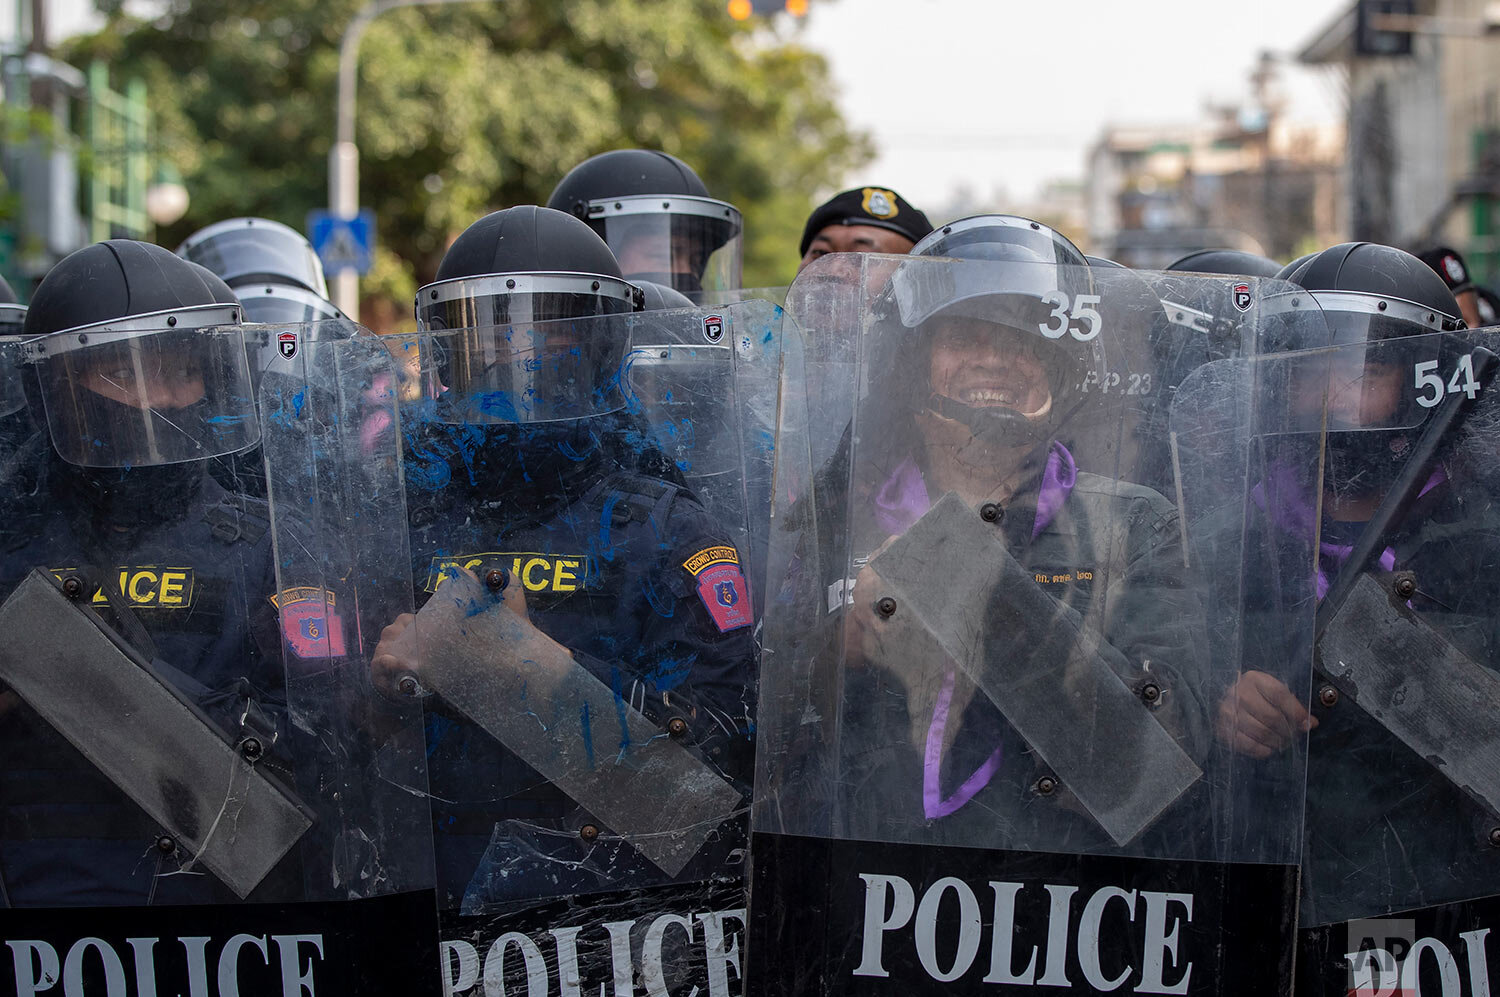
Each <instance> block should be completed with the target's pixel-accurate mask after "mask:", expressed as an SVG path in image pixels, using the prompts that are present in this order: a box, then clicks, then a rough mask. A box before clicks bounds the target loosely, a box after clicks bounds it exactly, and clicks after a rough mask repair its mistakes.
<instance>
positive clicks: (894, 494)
mask: <svg viewBox="0 0 1500 997" xmlns="http://www.w3.org/2000/svg"><path fill="white" fill-rule="evenodd" d="M1077 482H1078V465H1077V464H1076V463H1075V462H1074V460H1073V455H1072V454H1071V453H1069V452H1068V448H1067V447H1065V446H1063V445H1062V444H1061V443H1056V442H1054V443H1053V444H1052V447H1051V449H1049V450H1048V451H1047V466H1046V467H1044V468H1043V469H1042V481H1041V484H1040V485H1039V486H1038V487H1037V495H1036V519H1035V520H1033V521H1032V525H1031V539H1033V540H1035V539H1036V538H1037V537H1038V536H1040V535H1041V532H1042V531H1043V530H1045V529H1046V528H1047V524H1049V523H1051V522H1052V520H1054V519H1056V518H1057V513H1058V510H1059V509H1061V508H1062V507H1063V503H1064V502H1066V501H1067V500H1068V493H1069V492H1071V491H1072V490H1073V486H1074V485H1075V484H1077ZM931 508H932V499H931V498H930V497H929V496H928V494H927V482H926V481H925V480H924V479H923V477H922V470H921V468H919V467H917V462H916V461H915V460H913V459H912V458H910V457H907V458H906V459H905V460H903V461H902V462H901V463H900V464H897V465H896V469H895V470H894V471H892V472H891V476H890V477H889V478H887V479H886V480H885V484H883V485H881V486H880V490H879V491H878V492H876V493H875V522H877V523H879V524H880V528H881V529H883V530H885V531H886V532H887V533H891V534H901V533H905V532H906V531H907V530H909V529H911V528H912V526H914V525H915V524H916V522H917V520H919V519H921V518H922V517H923V516H925V515H926V514H927V510H928V509H931Z"/></svg>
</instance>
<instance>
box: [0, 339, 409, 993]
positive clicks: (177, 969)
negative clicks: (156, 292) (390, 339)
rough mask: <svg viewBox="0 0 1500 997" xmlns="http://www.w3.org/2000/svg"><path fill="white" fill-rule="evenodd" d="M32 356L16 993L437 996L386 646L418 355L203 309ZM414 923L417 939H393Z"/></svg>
mask: <svg viewBox="0 0 1500 997" xmlns="http://www.w3.org/2000/svg"><path fill="white" fill-rule="evenodd" d="M236 318H237V316H236ZM282 337H286V339H290V340H294V341H295V342H296V343H297V345H298V348H297V349H296V350H292V349H286V350H285V351H284V352H280V353H276V354H273V356H274V359H272V360H270V361H269V362H268V363H267V364H266V365H264V366H262V365H260V364H258V363H257V364H255V365H252V364H251V363H250V357H251V355H252V354H254V355H256V356H257V357H259V356H260V354H261V352H262V351H261V350H260V347H261V346H264V344H265V343H267V342H270V343H276V342H278V341H286V339H283V338H282ZM335 347H343V349H342V350H339V349H336V348H335ZM32 361H33V364H32V366H31V367H30V368H28V370H27V371H25V373H26V375H27V376H28V377H34V378H35V380H36V384H37V387H38V391H37V394H38V397H39V398H40V399H41V401H42V402H43V407H42V408H41V409H39V410H38V412H37V413H36V414H37V417H38V421H40V422H41V423H42V425H41V426H39V427H37V428H39V429H40V430H41V432H40V434H33V435H32V436H30V437H28V438H27V439H28V440H30V441H31V442H32V443H39V444H40V447H39V449H34V450H27V449H24V448H22V449H20V450H18V451H16V452H15V453H14V454H12V455H10V456H13V457H15V458H16V461H14V462H12V463H9V464H8V465H7V474H19V475H20V476H21V477H24V478H25V479H26V481H27V482H29V486H28V487H27V488H21V487H16V488H14V489H13V490H11V491H9V492H8V498H7V502H13V503H15V505H14V508H13V514H12V515H11V516H10V517H9V524H8V530H9V532H8V533H7V543H6V545H5V546H6V551H7V553H6V567H5V581H4V593H3V595H4V602H3V605H0V615H3V616H4V617H5V626H6V629H7V631H8V632H10V633H12V634H14V635H26V637H25V639H24V640H19V639H18V640H13V641H12V642H11V643H12V644H13V645H14V647H13V648H12V649H11V650H10V651H8V652H6V653H5V655H3V658H4V660H3V662H0V672H3V678H0V683H3V688H4V693H3V696H0V714H3V717H0V733H3V737H4V739H5V743H6V748H5V754H6V760H7V761H6V774H5V777H4V778H5V788H4V790H3V792H0V808H3V811H4V814H3V817H0V933H3V934H4V937H5V938H6V940H7V944H8V946H9V947H10V949H11V950H12V953H13V956H14V958H12V959H8V960H6V964H5V968H4V970H3V971H0V972H3V973H4V974H6V976H5V977H4V978H0V987H5V986H6V984H11V985H12V988H13V989H14V991H15V992H18V993H37V992H45V991H47V990H50V989H52V988H53V987H54V986H58V987H60V988H62V987H65V988H67V989H70V990H76V991H78V992H95V991H96V990H97V992H100V993H104V992H121V993H123V992H125V989H124V988H125V987H126V986H127V984H126V982H125V981H126V980H127V979H133V980H135V981H136V985H137V986H139V987H141V988H143V989H144V988H148V987H149V988H150V989H151V990H153V991H154V990H155V989H156V988H158V987H159V988H160V990H161V992H174V993H175V992H182V993H187V992H205V993H206V992H208V989H207V988H208V987H209V983H208V982H207V981H208V980H209V978H210V977H212V978H216V979H217V981H218V986H219V988H220V989H222V990H226V991H230V990H233V989H235V988H238V989H239V990H240V991H241V992H247V993H248V992H280V991H281V990H283V989H293V990H295V989H296V988H297V987H299V986H302V985H305V986H307V987H309V988H311V987H312V986H315V985H322V986H323V987H324V988H331V989H335V990H339V991H342V992H349V993H375V992H380V991H381V988H383V987H387V986H396V987H397V988H399V989H402V990H403V992H413V993H434V992H436V991H437V989H438V980H437V977H436V973H435V966H436V964H437V958H438V941H439V939H438V930H437V918H436V903H435V891H434V888H433V886H434V873H433V858H432V845H431V838H432V832H431V824H430V818H429V809H428V807H427V804H426V800H425V796H424V795H423V794H424V793H425V786H426V776H425V765H426V754H425V748H424V744H423V739H422V712H421V709H420V707H419V706H414V705H411V704H401V703H389V702H386V701H385V700H383V699H381V698H380V697H379V696H377V695H376V693H375V691H374V687H373V686H372V684H371V682H370V677H369V676H370V673H369V659H368V652H369V651H370V650H371V649H373V644H372V643H370V642H369V641H368V640H367V637H368V636H369V632H368V631H367V630H365V629H364V627H365V626H366V625H368V624H373V623H375V622H376V621H377V620H383V618H384V617H385V615H386V613H387V612H389V611H392V610H396V609H398V608H399V607H406V608H409V607H410V604H411V597H410V586H409V583H407V584H402V585H400V586H391V585H390V584H389V583H390V582H391V581H393V580H399V579H400V578H401V576H402V574H403V573H404V572H405V570H406V564H407V561H406V558H405V555H404V551H403V550H401V549H392V548H391V547H390V546H389V545H388V543H387V542H386V537H387V536H389V535H391V534H392V533H393V532H395V533H399V529H398V527H401V526H403V525H404V511H403V503H402V500H401V494H400V491H401V479H400V475H399V466H398V464H397V463H396V462H395V461H394V460H389V461H385V462H380V461H378V460H373V459H371V458H370V454H369V452H368V451H366V449H365V448H364V446H363V437H362V433H363V431H364V429H365V428H366V423H367V420H373V419H375V418H376V417H377V416H378V414H379V413H381V412H384V413H385V417H386V422H387V425H393V423H394V417H395V414H396V410H395V401H396V396H395V394H394V392H393V391H392V390H391V387H390V383H389V382H390V381H391V378H392V375H393V371H394V366H393V363H392V361H391V358H390V355H389V354H388V353H387V352H386V351H385V350H384V349H383V348H382V347H380V346H379V344H378V342H377V341H376V340H375V339H374V338H373V337H372V336H370V335H369V334H368V332H366V331H364V330H360V329H358V328H357V327H355V326H353V325H352V324H350V323H347V322H340V323H330V324H328V325H325V326H317V325H304V326H284V327H263V326H240V325H238V324H237V322H236V321H234V320H232V319H231V320H228V321H226V322H225V324H224V325H222V326H215V327H209V328H203V327H199V328H186V327H185V324H183V323H178V322H177V320H176V319H175V318H174V322H173V323H169V324H163V325H162V326H161V327H160V328H155V327H149V326H146V325H142V324H141V323H135V324H133V325H132V326H130V327H129V328H120V329H103V330H96V331H94V333H93V334H92V335H71V334H70V335H68V336H67V337H65V338H64V339H49V340H47V341H46V342H45V345H44V346H43V345H41V344H39V346H38V348H37V349H36V350H35V351H34V355H33V357H32ZM100 416H107V418H101V417H100ZM12 417H14V418H28V417H29V416H28V415H27V414H26V413H24V412H23V413H12ZM8 428H14V426H12V427H8ZM85 436H86V437H87V438H85ZM355 468H357V469H358V479H357V481H356V478H355V477H354V476H353V475H351V474H350V473H348V472H349V470H350V469H355ZM19 482H20V478H18V477H12V478H9V479H8V483H11V484H17V485H19ZM346 486H347V487H346ZM382 523H383V524H384V525H382ZM398 566H399V567H398ZM382 585H385V588H382V587H381V586H382ZM381 625H383V622H382V623H381ZM376 633H377V634H378V628H377V630H376ZM414 790H415V792H414ZM387 918H390V919H396V920H398V921H399V922H400V923H402V924H403V925H405V928H404V929H403V931H402V938H401V940H400V944H395V943H394V942H393V941H392V940H389V939H387V941H385V942H384V943H381V944H378V945H377V946H376V947H375V948H374V949H371V948H369V947H367V946H368V944H369V942H370V941H371V939H372V938H385V937H386V935H387V932H386V930H385V929H384V928H377V929H375V934H373V935H372V934H371V933H370V931H369V930H367V929H368V925H369V924H370V923H371V922H372V921H380V920H382V919H387Z"/></svg>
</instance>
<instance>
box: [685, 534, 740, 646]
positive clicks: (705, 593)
mask: <svg viewBox="0 0 1500 997" xmlns="http://www.w3.org/2000/svg"><path fill="white" fill-rule="evenodd" d="M682 566H683V567H684V568H686V569H687V572H688V574H690V575H692V576H693V580H694V581H696V582H697V583H698V598H699V599H701V600H702V601H703V605H704V607H705V608H706V609H707V610H708V615H709V616H711V617H713V621H714V626H716V627H718V628H719V633H721V634H722V633H728V632H729V631H731V630H738V629H740V628H741V627H748V626H749V625H750V624H751V623H752V622H753V621H752V620H751V617H750V583H749V582H747V581H746V580H745V574H744V572H742V571H740V555H739V552H738V551H736V550H735V549H734V548H733V547H730V546H727V545H716V546H713V547H705V548H703V549H702V550H700V551H698V553H696V554H694V555H693V556H692V557H690V558H688V559H687V560H686V561H683V562H682Z"/></svg>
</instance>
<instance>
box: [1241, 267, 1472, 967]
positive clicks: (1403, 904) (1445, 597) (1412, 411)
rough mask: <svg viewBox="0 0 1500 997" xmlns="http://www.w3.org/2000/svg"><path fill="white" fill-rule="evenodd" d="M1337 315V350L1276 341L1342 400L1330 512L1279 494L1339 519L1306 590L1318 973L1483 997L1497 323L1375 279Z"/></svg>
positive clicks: (1300, 512)
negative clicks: (1406, 297)
mask: <svg viewBox="0 0 1500 997" xmlns="http://www.w3.org/2000/svg"><path fill="white" fill-rule="evenodd" d="M1335 307H1337V309H1338V312H1337V314H1336V315H1335V312H1334V310H1333V309H1334V308H1335ZM1323 312H1324V318H1325V321H1326V323H1327V326H1328V329H1327V332H1328V336H1327V339H1326V340H1325V341H1324V344H1323V345H1322V348H1320V349H1308V347H1315V346H1318V345H1319V344H1317V343H1310V342H1307V341H1306V340H1299V339H1298V337H1291V336H1285V335H1281V334H1279V333H1278V334H1277V335H1276V337H1275V340H1274V341H1275V343H1276V345H1279V346H1280V348H1281V349H1291V348H1294V347H1296V346H1302V347H1304V352H1303V354H1302V356H1303V357H1305V358H1306V359H1303V360H1299V361H1297V372H1298V375H1299V377H1300V379H1301V382H1302V383H1300V384H1289V386H1288V388H1289V391H1290V392H1291V393H1293V394H1295V395H1298V396H1302V397H1306V396H1307V395H1308V394H1309V393H1311V392H1316V391H1317V390H1319V389H1321V390H1322V391H1323V392H1324V393H1325V394H1326V395H1327V397H1328V399H1329V401H1328V405H1327V418H1328V430H1327V436H1326V440H1325V446H1324V449H1323V451H1322V462H1323V479H1322V488H1321V490H1320V492H1318V493H1315V495H1314V497H1316V498H1317V499H1319V501H1318V504H1317V508H1314V506H1313V505H1312V504H1311V503H1310V502H1309V501H1308V496H1307V495H1306V494H1305V493H1298V492H1296V491H1291V490H1288V489H1286V488H1285V487H1282V486H1281V485H1280V484H1279V483H1277V482H1275V481H1274V480H1272V481H1271V483H1270V486H1269V487H1268V488H1267V489H1266V490H1265V491H1264V492H1263V493H1262V495H1261V501H1263V502H1264V503H1265V505H1266V509H1267V516H1268V517H1274V518H1275V519H1276V520H1277V521H1279V522H1280V523H1282V524H1283V527H1284V528H1285V529H1296V530H1300V531H1302V532H1304V533H1306V532H1310V531H1311V530H1312V529H1313V528H1317V529H1318V531H1319V546H1318V549H1317V552H1316V558H1315V560H1314V562H1313V567H1312V568H1311V569H1310V570H1307V569H1304V570H1303V571H1302V572H1299V574H1300V576H1301V579H1302V581H1301V584H1300V586H1298V587H1300V588H1301V589H1302V590H1304V591H1305V592H1307V593H1308V597H1309V598H1314V599H1316V601H1317V603H1318V610H1317V618H1316V624H1315V628H1314V633H1313V638H1314V640H1315V656H1314V662H1313V664H1314V672H1313V677H1312V682H1313V685H1312V689H1311V690H1310V696H1309V699H1308V700H1307V703H1308V710H1309V724H1310V725H1311V726H1312V729H1311V730H1310V731H1309V732H1308V733H1307V735H1306V751H1307V758H1308V760H1307V766H1308V771H1307V783H1306V786H1307V788H1306V806H1305V811H1304V813H1305V817H1304V828H1305V833H1304V848H1303V857H1302V901H1301V907H1300V919H1299V934H1300V939H1299V942H1300V949H1299V953H1298V960H1297V965H1298V974H1299V980H1298V988H1299V992H1307V993H1379V992H1423V993H1427V992H1440V991H1443V990H1448V991H1451V992H1473V993H1483V992H1485V991H1486V989H1487V988H1490V987H1493V986H1494V983H1495V981H1496V976H1495V970H1494V969H1493V968H1492V967H1493V965H1494V963H1493V961H1492V960H1491V959H1490V957H1489V955H1488V954H1487V952H1486V943H1485V935H1484V932H1485V931H1486V930H1488V928H1489V927H1490V926H1493V925H1494V924H1495V920H1494V916H1495V909H1496V899H1495V898H1496V897H1497V896H1500V734H1497V731H1500V726H1497V724H1496V723H1495V717H1496V710H1497V708H1500V675H1497V670H1500V657H1497V644H1496V626H1495V623H1496V617H1495V612H1496V611H1495V605H1496V591H1495V583H1494V576H1495V573H1494V571H1493V568H1492V565H1494V564H1495V563H1496V561H1497V559H1500V549H1497V546H1496V537H1497V532H1496V528H1495V523H1494V519H1493V517H1494V512H1493V510H1494V508H1495V502H1494V494H1495V487H1496V480H1497V479H1496V478H1495V473H1494V472H1495V469H1496V463H1495V443H1494V440H1495V427H1496V423H1497V420H1496V407H1495V405H1496V402H1495V397H1494V392H1493V383H1494V382H1493V377H1494V373H1495V358H1494V356H1493V347H1494V344H1493V340H1492V333H1491V331H1490V330H1484V329H1481V330H1476V331H1473V332H1470V331H1465V330H1455V331H1432V326H1435V325H1438V324H1441V320H1440V319H1439V317H1438V316H1437V315H1436V314H1434V313H1433V312H1432V311H1431V310H1430V309H1427V308H1420V309H1418V308H1414V307H1413V306H1412V305H1411V304H1410V303H1406V302H1402V301H1401V300H1399V299H1394V298H1389V299H1388V298H1384V297H1380V296H1375V295H1372V296H1368V297H1360V296H1353V295H1350V296H1345V297H1341V298H1340V299H1338V300H1337V301H1335V302H1333V303H1331V304H1330V303H1325V306H1324V308H1323ZM1286 356H1288V357H1290V356H1293V355H1292V354H1286ZM1280 362H1282V356H1281V355H1280V354H1277V355H1274V356H1269V357H1267V359H1266V361H1265V363H1266V364H1267V365H1274V364H1277V363H1280ZM1310 458H1311V455H1309V454H1304V455H1302V458H1301V459H1303V460H1308V459H1310ZM1288 459H1289V460H1290V459H1294V458H1293V457H1292V456H1291V455H1289V456H1288ZM1292 581H1293V582H1295V581H1296V579H1295V578H1293V579H1292Z"/></svg>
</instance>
